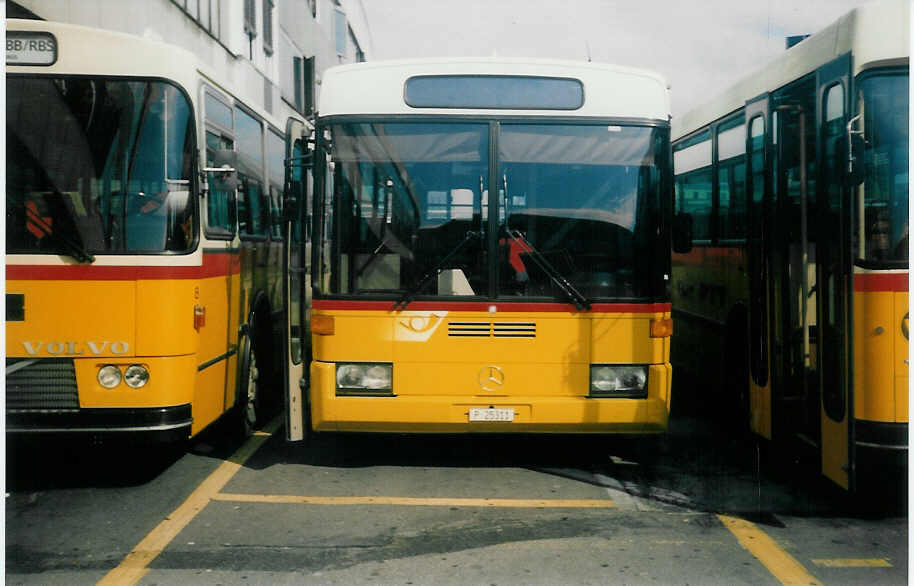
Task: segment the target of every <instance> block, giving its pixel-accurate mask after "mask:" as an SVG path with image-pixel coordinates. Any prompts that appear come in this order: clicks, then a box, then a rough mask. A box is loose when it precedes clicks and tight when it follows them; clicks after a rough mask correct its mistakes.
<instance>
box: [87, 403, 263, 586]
mask: <svg viewBox="0 0 914 586" xmlns="http://www.w3.org/2000/svg"><path fill="white" fill-rule="evenodd" d="M279 424H280V418H279V417H277V418H276V419H274V420H273V421H271V422H270V423H269V424H267V426H266V427H264V430H263V431H262V432H258V433H256V434H254V435H253V436H252V437H250V438H248V440H247V441H246V442H244V444H242V446H241V447H240V448H238V450H237V451H236V452H235V453H234V454H232V456H231V457H230V458H229V459H228V460H226V461H225V462H223V463H222V464H220V465H219V467H218V468H216V470H214V471H213V473H212V474H210V475H209V476H208V477H207V478H206V480H204V481H203V482H202V483H201V484H200V486H198V487H197V488H196V490H194V491H193V492H192V493H191V494H190V496H189V497H187V500H185V501H184V503H182V504H181V506H180V507H178V508H177V509H175V510H174V512H172V513H171V514H170V515H168V517H166V518H165V520H164V521H162V522H161V523H159V524H158V526H156V528H155V529H153V530H152V531H151V532H150V533H149V534H148V535H147V536H146V537H144V538H143V540H142V541H140V542H139V543H138V544H137V545H136V547H134V548H133V551H131V552H130V553H129V554H127V557H125V558H124V560H123V561H122V562H121V563H120V564H119V565H118V566H117V567H116V568H114V569H113V570H111V571H110V572H108V574H106V575H105V577H104V578H102V579H101V580H100V581H99V582H98V584H99V585H100V586H109V585H111V586H113V585H118V586H120V585H126V584H136V583H137V582H139V581H140V579H142V578H143V576H145V575H146V573H147V572H149V564H150V563H151V562H152V560H154V559H155V558H157V557H158V556H159V554H160V553H162V551H163V550H164V549H165V548H166V547H168V544H169V543H171V541H172V540H173V539H174V538H175V537H176V536H177V535H178V533H180V532H181V530H182V529H184V528H185V527H186V526H187V525H188V523H190V522H191V521H192V520H193V519H194V517H196V516H197V514H198V513H199V512H200V511H202V510H203V509H204V507H206V505H207V504H208V503H209V502H210V500H212V498H213V497H214V496H215V495H216V494H218V493H219V491H220V490H222V487H224V486H225V485H226V483H228V481H229V480H231V479H232V477H233V476H234V475H235V473H236V472H238V470H239V469H241V467H242V466H243V465H244V463H245V462H246V461H247V460H248V458H250V457H251V456H252V455H253V454H254V452H256V451H257V450H258V449H259V448H260V446H262V445H263V444H264V442H266V441H267V440H268V439H269V438H270V436H271V435H272V434H273V433H274V432H275V431H276V430H277V429H279Z"/></svg>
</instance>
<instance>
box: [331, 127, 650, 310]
mask: <svg viewBox="0 0 914 586" xmlns="http://www.w3.org/2000/svg"><path fill="white" fill-rule="evenodd" d="M330 128H331V136H332V143H331V148H330V155H331V161H332V163H333V168H334V172H333V182H334V185H335V196H334V198H333V201H332V203H331V202H328V203H331V205H330V207H329V208H328V209H327V210H325V216H324V226H325V238H326V240H328V242H326V250H327V252H328V254H327V255H325V256H323V258H324V261H325V262H326V263H328V264H329V266H327V267H325V270H326V272H328V273H329V274H330V279H329V283H327V285H328V288H327V290H326V291H325V292H327V293H330V294H344V295H360V296H365V295H374V294H390V295H397V296H398V297H400V298H401V299H402V298H403V296H404V295H405V296H407V297H409V298H411V297H412V296H415V297H417V298H419V297H428V296H476V297H480V296H481V297H486V298H489V297H492V296H495V297H499V298H509V299H512V300H516V299H523V298H538V299H541V300H542V299H543V298H548V299H550V300H556V299H561V300H562V301H566V302H567V301H568V300H569V298H572V299H573V298H575V297H576V296H577V298H578V299H582V300H583V298H581V297H580V295H583V296H584V297H586V298H588V299H592V298H603V299H606V298H610V299H615V298H626V299H631V298H647V297H657V296H662V295H663V284H662V272H663V271H664V270H666V269H667V264H664V263H663V259H664V258H665V256H664V253H665V252H668V251H667V250H666V249H667V248H668V245H667V243H666V242H665V239H664V234H663V233H662V231H663V230H664V228H663V223H662V222H661V220H660V218H661V217H662V214H661V205H662V204H661V191H662V188H661V185H662V184H663V181H665V179H663V178H662V176H661V169H662V168H663V164H662V163H663V157H664V155H663V152H664V151H663V145H664V138H665V136H666V131H665V130H661V129H657V128H651V127H638V126H617V125H607V124H605V123H603V124H596V123H593V122H588V123H561V124H557V123H549V124H540V123H520V122H510V123H509V122H504V123H502V124H500V125H498V126H495V127H493V128H496V129H497V130H496V131H497V132H498V136H497V144H498V151H497V153H496V154H497V157H496V159H497V166H496V168H495V177H497V185H494V186H490V185H489V181H490V179H489V178H490V152H489V148H490V147H489V145H490V136H489V132H490V130H489V129H490V126H489V124H487V123H473V122H449V123H433V122H389V123H340V124H333V125H332V126H331V127H330ZM490 193H493V194H497V196H494V197H493V198H492V200H491V201H490V198H489V194H490ZM490 214H497V221H494V220H493V221H490V220H489V217H490ZM493 231H496V232H497V233H495V234H493ZM658 273H661V274H660V279H658V278H657V277H658ZM493 279H494V281H493ZM578 291H579V292H580V295H579V294H578V293H577V292H578Z"/></svg>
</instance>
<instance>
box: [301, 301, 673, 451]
mask: <svg viewBox="0 0 914 586" xmlns="http://www.w3.org/2000/svg"><path fill="white" fill-rule="evenodd" d="M315 315H320V316H324V317H332V318H333V322H334V329H333V334H332V335H315V336H314V359H315V361H314V362H313V363H312V367H311V385H312V386H311V402H312V425H313V426H314V428H315V429H316V430H318V431H331V430H333V431H384V432H462V431H466V432H486V431H489V432H506V431H519V432H533V431H545V432H566V433H574V432H591V433H593V432H601V433H645V432H661V431H663V430H665V429H666V426H667V422H668V417H669V404H670V402H669V399H670V392H669V391H670V380H671V367H670V365H669V362H668V355H669V338H664V337H657V338H651V337H650V328H651V321H652V320H655V319H660V318H664V317H666V318H668V317H669V313H668V312H667V313H663V312H659V313H618V314H600V313H575V312H555V313H538V314H530V313H513V312H512V313H507V312H499V313H495V314H493V313H486V312H460V313H457V312H450V313H449V312H446V311H441V312H434V311H428V312H418V311H416V312H386V311H361V312H360V311H333V312H328V311H324V310H320V309H318V310H316V311H315ZM349 362H354V363H366V362H367V363H391V364H392V369H393V385H392V387H393V388H392V394H393V395H394V396H386V397H385V396H377V397H365V396H338V395H337V390H336V365H337V364H338V363H349ZM591 364H610V365H641V366H645V367H647V372H648V380H647V396H646V397H645V398H637V399H634V398H593V397H589V396H588V394H589V390H590V368H591ZM471 408H493V409H509V410H511V411H512V412H513V420H512V421H510V422H470V421H469V417H468V414H469V410H470V409H471Z"/></svg>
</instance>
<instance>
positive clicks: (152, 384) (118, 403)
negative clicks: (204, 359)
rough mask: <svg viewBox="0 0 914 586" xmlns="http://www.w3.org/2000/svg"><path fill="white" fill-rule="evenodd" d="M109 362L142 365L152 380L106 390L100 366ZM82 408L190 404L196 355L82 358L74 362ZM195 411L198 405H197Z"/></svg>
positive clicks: (195, 370)
mask: <svg viewBox="0 0 914 586" xmlns="http://www.w3.org/2000/svg"><path fill="white" fill-rule="evenodd" d="M106 364H114V365H116V366H121V367H126V366H128V365H130V364H142V365H143V366H145V367H146V368H147V369H148V370H149V382H147V383H146V384H145V385H144V386H143V387H141V388H139V389H131V388H130V387H128V386H127V385H125V384H123V383H122V384H119V385H118V386H117V387H115V388H113V389H106V388H104V387H103V386H101V385H100V384H99V383H98V369H99V367H100V366H103V365H106ZM73 366H74V368H75V369H76V384H77V387H78V388H79V406H80V407H170V406H174V405H183V404H186V403H190V402H191V401H192V400H193V398H194V380H195V379H196V374H197V364H196V357H195V356H193V355H187V356H169V357H143V356H131V357H130V358H129V359H114V360H112V359H110V358H101V359H100V358H83V359H77V360H74V361H73ZM194 410H195V411H196V405H194Z"/></svg>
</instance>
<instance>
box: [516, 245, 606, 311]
mask: <svg viewBox="0 0 914 586" xmlns="http://www.w3.org/2000/svg"><path fill="white" fill-rule="evenodd" d="M507 232H508V237H509V238H511V239H512V240H514V241H515V242H517V243H518V244H519V245H521V247H522V248H526V251H527V254H529V255H530V258H531V259H532V260H533V262H534V263H536V266H538V267H539V268H540V270H542V271H543V272H544V273H546V275H548V276H549V278H550V279H552V282H553V283H555V284H556V285H558V287H559V289H561V290H562V291H563V292H564V293H565V295H567V296H568V298H569V299H571V301H572V302H573V303H574V305H575V307H577V308H578V309H590V305H591V304H590V300H589V299H588V298H587V297H585V296H584V295H583V294H582V293H581V292H580V291H578V290H577V289H575V288H574V285H572V284H571V283H570V282H569V281H568V279H566V278H565V276H564V275H563V274H562V273H560V272H559V271H558V270H557V269H556V268H555V267H553V266H552V264H551V263H550V262H549V261H548V260H547V259H546V257H545V256H543V253H542V252H540V251H539V250H537V249H536V248H534V246H533V245H532V244H530V243H529V242H528V241H527V239H526V238H524V235H523V234H522V233H521V232H520V230H508V231H507Z"/></svg>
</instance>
